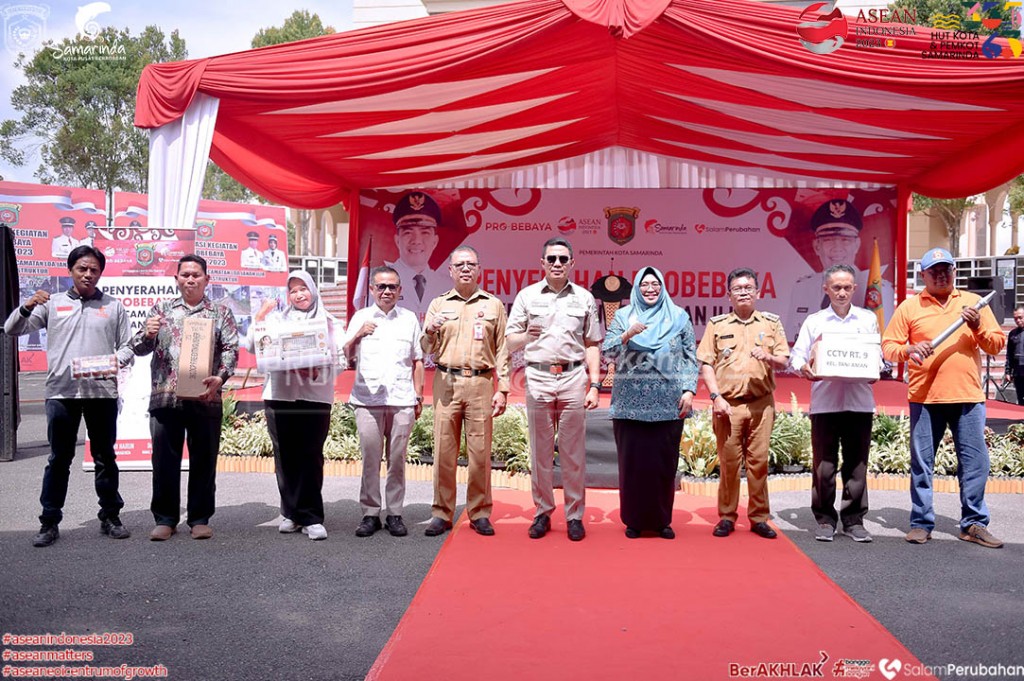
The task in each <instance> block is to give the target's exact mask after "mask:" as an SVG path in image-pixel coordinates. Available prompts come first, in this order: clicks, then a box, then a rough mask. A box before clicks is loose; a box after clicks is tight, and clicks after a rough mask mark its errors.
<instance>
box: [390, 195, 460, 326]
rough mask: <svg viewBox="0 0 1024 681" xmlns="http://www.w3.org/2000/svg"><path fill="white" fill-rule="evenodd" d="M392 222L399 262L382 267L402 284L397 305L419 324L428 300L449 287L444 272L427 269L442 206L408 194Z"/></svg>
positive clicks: (427, 197) (434, 243)
mask: <svg viewBox="0 0 1024 681" xmlns="http://www.w3.org/2000/svg"><path fill="white" fill-rule="evenodd" d="M391 219H392V220H393V221H394V223H395V245H396V246H397V247H398V259H397V260H395V261H394V262H389V263H385V264H386V265H387V266H389V267H391V268H392V269H393V270H395V272H397V273H398V276H399V278H400V279H401V281H402V283H403V284H404V286H403V287H402V289H403V292H402V293H401V295H400V296H399V298H398V302H400V303H401V304H402V306H403V307H405V308H407V309H409V310H412V311H413V312H414V313H416V316H417V318H418V319H419V320H420V321H421V322H422V321H423V315H424V313H426V311H427V306H429V305H430V301H431V300H433V299H434V298H435V297H436V296H439V295H441V294H442V293H444V292H445V291H447V290H448V289H449V288H451V280H450V279H449V278H448V277H447V276H446V275H445V273H444V272H442V271H434V270H432V269H430V258H431V256H433V254H434V249H436V248H437V244H438V243H439V241H440V239H439V238H438V234H437V230H438V229H439V228H441V226H442V223H441V207H440V206H438V205H437V201H435V200H434V199H433V198H432V197H431V196H430V194H427V193H426V192H420V191H414V192H409V193H408V194H406V195H405V196H403V197H402V198H401V199H399V201H398V203H397V204H395V212H394V213H392V214H391Z"/></svg>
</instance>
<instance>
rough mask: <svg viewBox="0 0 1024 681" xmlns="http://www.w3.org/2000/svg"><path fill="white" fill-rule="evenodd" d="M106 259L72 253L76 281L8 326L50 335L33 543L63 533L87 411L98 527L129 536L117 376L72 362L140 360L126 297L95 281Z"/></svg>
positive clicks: (38, 299) (42, 294) (41, 295)
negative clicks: (81, 369)
mask: <svg viewBox="0 0 1024 681" xmlns="http://www.w3.org/2000/svg"><path fill="white" fill-rule="evenodd" d="M105 265H106V259H105V258H104V257H103V254H102V253H101V252H99V251H98V250H96V249H95V248H93V247H92V246H78V247H77V248H75V249H74V250H72V251H71V253H70V254H69V255H68V270H69V271H70V273H71V280H72V282H73V283H74V287H73V288H72V289H71V290H70V291H65V292H62V293H55V294H53V295H50V294H49V293H47V292H46V291H36V292H35V293H34V294H33V295H32V297H31V298H29V299H28V300H27V301H26V302H25V304H24V305H22V306H21V307H20V308H18V309H17V310H14V311H13V312H12V313H11V316H10V317H8V318H7V321H6V323H5V324H4V332H5V333H7V334H8V335H10V336H20V335H23V334H27V333H31V332H33V331H36V330H38V329H42V328H45V329H46V333H47V351H46V360H47V364H48V370H47V376H46V427H47V438H48V439H49V441H50V458H49V460H48V462H47V464H46V470H45V471H44V472H43V490H42V494H41V495H40V497H39V501H40V503H41V504H42V507H43V512H42V514H41V515H40V516H39V521H40V523H41V527H40V528H39V533H38V534H37V535H36V536H35V537H33V539H32V543H33V544H34V545H35V546H49V545H50V544H52V543H53V542H55V541H56V540H57V538H58V537H59V536H60V532H59V531H58V529H57V526H58V525H59V524H60V521H61V520H62V519H63V517H64V514H63V512H62V509H63V507H64V501H65V499H66V498H67V493H68V477H69V475H70V472H71V461H72V459H74V458H75V446H76V444H77V440H78V427H79V425H81V422H82V418H83V417H84V418H85V426H86V428H87V429H88V432H89V440H90V446H91V454H92V457H93V459H94V461H95V462H96V471H95V480H96V496H97V497H99V504H100V512H99V519H100V531H101V532H103V534H105V535H107V536H109V537H113V538H115V539H124V538H127V537H128V536H130V533H129V531H128V529H127V528H126V527H124V526H123V525H122V524H121V520H120V518H119V515H120V511H121V509H122V508H123V507H124V501H123V500H122V499H121V495H120V494H119V493H118V470H117V461H116V460H115V455H114V442H115V441H116V440H117V374H116V372H113V371H112V372H111V373H108V374H106V375H103V376H100V377H95V376H83V377H79V378H76V377H74V375H73V371H72V360H73V359H76V358H82V357H98V356H113V357H116V360H113V359H112V361H111V366H112V367H113V366H115V362H116V366H117V367H123V366H127V365H129V364H131V363H132V362H133V361H134V355H133V353H132V350H131V348H129V347H128V341H129V339H130V338H131V324H130V322H129V319H128V313H127V312H126V311H125V309H124V306H123V305H121V301H119V300H118V299H117V298H114V297H112V296H109V295H107V294H106V293H104V292H103V291H101V290H100V289H98V288H97V287H96V285H97V284H98V283H99V280H100V277H101V276H102V274H103V268H104V267H105Z"/></svg>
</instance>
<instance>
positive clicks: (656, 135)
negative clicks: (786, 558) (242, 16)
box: [136, 0, 1024, 271]
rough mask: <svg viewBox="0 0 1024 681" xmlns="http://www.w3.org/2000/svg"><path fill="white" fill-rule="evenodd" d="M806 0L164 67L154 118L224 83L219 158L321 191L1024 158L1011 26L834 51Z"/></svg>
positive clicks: (872, 179) (390, 39) (454, 31)
mask: <svg viewBox="0 0 1024 681" xmlns="http://www.w3.org/2000/svg"><path fill="white" fill-rule="evenodd" d="M800 13H801V10H799V9H794V8H790V7H782V6H777V5H769V4H765V3H761V2H756V1H753V0H733V2H730V3H708V2H704V1H702V0H528V1H524V2H515V3H510V4H507V5H501V6H497V7H493V8H487V9H481V10H473V11H466V12H457V13H451V14H444V15H439V16H434V17H428V18H424V19H419V20H415V21H408V22H401V23H396V24H390V25H385V26H380V27H375V28H369V29H364V30H359V31H352V32H348V33H339V34H335V35H331V36H325V37H322V38H315V39H312V40H305V41H301V42H296V43H290V44H284V45H277V46H273V47H268V48H263V49H259V50H252V51H247V52H240V53H236V54H229V55H223V56H217V57H211V58H208V59H200V60H194V61H186V62H177V63H170V64H154V65H151V66H149V67H147V68H146V69H145V71H144V72H143V74H142V79H141V81H140V83H139V91H138V102H137V108H136V125H138V126H140V127H143V128H158V129H161V126H163V128H166V129H170V128H173V126H174V125H175V123H176V122H178V121H180V120H181V119H182V117H183V116H186V113H187V111H189V110H190V107H192V108H196V107H197V106H198V104H199V102H201V101H202V102H206V103H207V104H208V103H209V102H210V101H211V100H213V101H215V104H216V106H215V107H214V108H213V111H214V112H215V113H213V114H209V115H206V116H205V117H204V118H203V120H204V121H205V125H206V126H207V127H210V126H212V143H210V142H207V144H209V145H210V146H209V156H210V158H212V159H213V160H214V161H216V162H217V164H218V165H220V166H221V167H222V168H224V169H225V170H227V171H228V172H229V173H230V174H231V175H232V176H234V177H235V178H236V179H238V180H239V181H241V182H243V183H244V184H246V185H247V186H249V187H250V188H252V189H253V190H254V191H256V192H258V193H259V194H261V195H263V196H265V197H267V198H268V199H270V200H272V201H275V202H280V203H284V204H287V205H291V206H295V207H304V208H322V207H327V206H330V205H334V204H336V203H338V202H343V203H345V204H346V205H348V207H349V208H350V209H353V208H355V204H356V203H357V201H353V200H352V199H353V196H354V192H357V191H358V190H359V189H360V188H373V187H401V186H432V185H438V184H444V183H457V182H463V183H465V182H477V183H481V184H483V186H495V187H497V186H527V185H529V184H530V183H532V185H533V186H550V187H579V186H627V187H633V186H654V187H659V186H660V187H668V186H675V187H681V186H682V187H685V186H744V185H745V186H759V185H758V183H762V184H763V183H773V182H774V183H779V182H782V183H789V184H798V185H805V186H812V185H815V184H820V183H824V182H827V183H838V184H843V185H847V184H849V185H854V186H864V185H896V186H898V187H899V188H900V190H901V192H902V193H901V196H902V197H903V199H904V200H906V199H907V198H909V192H910V191H916V192H919V193H923V194H927V195H929V196H934V197H955V196H966V195H971V194H974V193H978V192H981V191H984V190H987V189H990V188H991V187H993V186H996V185H998V184H1000V183H1002V182H1005V181H1007V180H1009V179H1010V178H1012V177H1014V176H1015V175H1017V174H1019V173H1020V172H1022V171H1024V154H1022V153H1021V152H1022V151H1024V125H1022V122H1024V97H1022V96H1021V92H1022V86H1024V57H1021V58H1019V59H1018V58H1014V57H1013V55H1012V52H1011V50H1010V49H1009V48H1008V47H1007V46H1006V42H1005V41H1003V42H1002V43H1001V45H1002V48H1003V54H1004V55H1009V58H1006V57H1000V58H997V59H986V58H984V57H979V58H978V59H974V60H969V61H957V60H949V59H926V58H924V57H923V56H922V55H923V53H925V52H928V51H929V49H934V48H932V47H931V35H930V32H931V31H930V29H926V28H922V27H916V29H915V32H916V35H913V36H908V35H902V36H899V37H896V38H895V39H894V40H895V44H894V46H892V47H889V48H874V49H861V48H857V47H855V46H854V45H853V43H854V39H855V36H856V34H857V31H858V27H866V26H869V25H868V24H858V23H857V22H856V21H853V20H850V21H849V30H848V36H849V37H848V40H847V43H846V44H845V45H844V46H843V47H841V48H840V49H838V50H836V51H834V52H832V53H828V54H816V53H814V52H811V51H809V50H808V49H805V48H804V47H803V46H802V45H801V43H800V42H799V40H798V36H797V32H796V28H797V26H798V24H800V23H802V22H804V21H806V20H807V18H806V17H804V18H801V16H800ZM873 26H875V27H876V28H877V27H878V26H879V24H874V25H873ZM882 26H888V27H890V28H892V27H893V26H897V27H898V25H895V24H883V25H882ZM198 146H199V149H200V152H201V155H202V157H203V162H204V163H205V151H204V150H203V143H202V142H200V143H199V145H198ZM154 177H155V176H154V171H153V170H152V169H151V193H152V192H153V185H154V180H153V178H154ZM157 179H159V173H158V174H157ZM186 224H191V223H190V222H186ZM901 231H902V232H903V233H904V234H903V236H904V238H905V228H904V229H903V230H901ZM905 250H906V249H905V244H904V247H903V248H898V249H897V252H898V253H905ZM900 266H903V267H904V268H905V263H898V267H900ZM897 271H903V270H901V269H898V270H897Z"/></svg>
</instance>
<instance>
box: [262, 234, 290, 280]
mask: <svg viewBox="0 0 1024 681" xmlns="http://www.w3.org/2000/svg"><path fill="white" fill-rule="evenodd" d="M263 269H265V270H266V271H267V272H286V271H287V270H288V260H287V259H286V258H285V257H284V251H282V250H281V249H279V248H278V247H277V235H276V234H271V235H270V236H268V237H267V250H266V251H264V252H263Z"/></svg>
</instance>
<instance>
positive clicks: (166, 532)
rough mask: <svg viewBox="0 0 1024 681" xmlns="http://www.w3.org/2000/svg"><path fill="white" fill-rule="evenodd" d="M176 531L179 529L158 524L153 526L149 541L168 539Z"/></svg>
mask: <svg viewBox="0 0 1024 681" xmlns="http://www.w3.org/2000/svg"><path fill="white" fill-rule="evenodd" d="M175 532H177V530H175V529H174V528H173V527H171V526H170V525H157V526H156V527H154V528H153V531H152V532H150V533H149V541H167V540H168V539H170V538H171V535H172V534H174V533H175Z"/></svg>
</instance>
